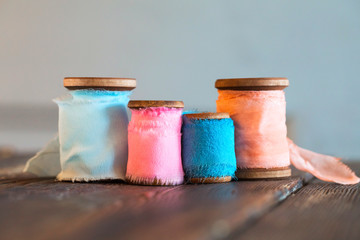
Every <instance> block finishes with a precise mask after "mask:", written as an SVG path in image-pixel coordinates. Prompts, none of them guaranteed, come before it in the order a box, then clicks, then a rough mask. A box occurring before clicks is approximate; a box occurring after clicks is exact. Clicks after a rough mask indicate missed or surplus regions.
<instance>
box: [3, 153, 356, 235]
mask: <svg viewBox="0 0 360 240" xmlns="http://www.w3.org/2000/svg"><path fill="white" fill-rule="evenodd" d="M30 156H31V155H26V154H25V155H15V156H8V157H0V239H1V240H6V239H12V240H13V239H36V240H41V239H67V240H68V239H142V240H144V239H156V240H159V239H276V240H281V239H287V240H288V239H337V240H338V239H356V240H359V239H360V194H359V186H360V185H352V186H342V185H339V184H334V183H325V182H322V181H319V180H316V179H314V178H312V176H310V175H308V174H302V173H299V172H296V171H295V172H294V174H293V175H294V176H293V177H291V178H288V179H283V180H268V181H239V182H231V183H224V184H204V185H181V186H175V187H156V186H137V185H128V184H125V183H123V182H121V181H117V182H114V181H112V182H103V183H69V182H56V181H55V180H54V179H53V178H35V177H33V176H30V175H24V174H21V173H19V172H20V171H21V169H22V168H23V166H24V163H25V161H26V160H27V159H28V158H29V157H30ZM351 167H353V169H355V170H356V171H357V173H359V172H360V163H357V164H352V165H351Z"/></svg>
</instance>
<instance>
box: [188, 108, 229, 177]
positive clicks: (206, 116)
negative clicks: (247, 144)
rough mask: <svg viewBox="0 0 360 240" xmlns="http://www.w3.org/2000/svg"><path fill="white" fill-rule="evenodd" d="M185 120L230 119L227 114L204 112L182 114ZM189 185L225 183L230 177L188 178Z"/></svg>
mask: <svg viewBox="0 0 360 240" xmlns="http://www.w3.org/2000/svg"><path fill="white" fill-rule="evenodd" d="M184 116H186V117H187V118H190V119H224V118H230V115H229V114H228V113H223V112H216V113H213V112H204V113H188V114H184ZM188 181H189V182H190V183H225V182H230V181H231V176H224V177H208V178H189V179H188Z"/></svg>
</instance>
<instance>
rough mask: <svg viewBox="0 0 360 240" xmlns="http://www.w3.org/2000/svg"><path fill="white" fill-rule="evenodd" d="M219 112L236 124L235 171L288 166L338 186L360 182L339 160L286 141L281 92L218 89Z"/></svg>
mask: <svg viewBox="0 0 360 240" xmlns="http://www.w3.org/2000/svg"><path fill="white" fill-rule="evenodd" d="M218 92H219V97H218V100H217V101H216V105H217V111H218V112H228V113H229V114H230V116H231V118H232V119H233V121H234V125H235V152H236V159H237V166H238V168H276V167H286V166H289V165H290V161H291V163H292V164H293V165H294V166H295V167H296V168H298V169H299V170H302V171H305V172H309V173H311V174H313V175H314V176H315V177H317V178H319V179H321V180H324V181H328V182H336V183H341V184H355V183H358V182H359V181H360V179H359V178H358V177H357V176H356V175H355V173H354V172H352V171H351V170H350V169H349V167H348V166H346V165H345V164H343V163H342V162H341V161H340V160H339V158H335V157H332V156H327V155H322V154H318V153H314V152H311V151H309V150H306V149H303V148H300V147H298V146H296V145H295V144H294V143H293V142H292V141H291V140H290V139H287V137H286V134H287V130H286V125H285V120H286V119H285V111H286V102H285V93H284V91H232V90H219V91H218Z"/></svg>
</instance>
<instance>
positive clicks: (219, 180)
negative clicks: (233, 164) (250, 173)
mask: <svg viewBox="0 0 360 240" xmlns="http://www.w3.org/2000/svg"><path fill="white" fill-rule="evenodd" d="M189 181H190V182H191V183H226V182H230V181H231V176H225V177H210V178H190V179H189Z"/></svg>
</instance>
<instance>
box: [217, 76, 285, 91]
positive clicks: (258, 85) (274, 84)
mask: <svg viewBox="0 0 360 240" xmlns="http://www.w3.org/2000/svg"><path fill="white" fill-rule="evenodd" d="M288 86H289V80H288V79H287V78H228V79H218V80H216V82H215V87H216V88H217V89H219V90H241V91H246V90H248V91H264V90H265V91H266V90H283V89H284V88H286V87H288Z"/></svg>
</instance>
